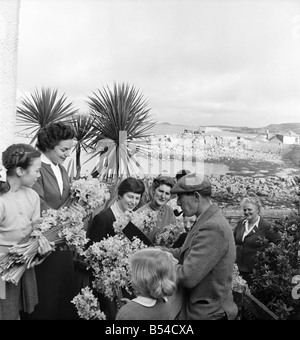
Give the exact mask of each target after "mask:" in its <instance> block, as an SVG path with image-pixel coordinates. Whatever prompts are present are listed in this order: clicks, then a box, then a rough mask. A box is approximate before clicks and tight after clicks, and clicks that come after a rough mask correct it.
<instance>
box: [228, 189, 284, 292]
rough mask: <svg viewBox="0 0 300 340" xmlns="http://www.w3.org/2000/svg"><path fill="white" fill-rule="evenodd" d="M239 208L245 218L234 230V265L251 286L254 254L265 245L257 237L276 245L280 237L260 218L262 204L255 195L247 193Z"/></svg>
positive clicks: (267, 222)
mask: <svg viewBox="0 0 300 340" xmlns="http://www.w3.org/2000/svg"><path fill="white" fill-rule="evenodd" d="M241 208H242V209H243V212H244V215H245V218H243V219H241V220H240V221H238V224H237V227H236V228H235V230H234V239H235V244H236V263H237V265H238V268H239V272H240V274H241V276H242V277H243V279H244V280H246V281H247V283H248V285H249V286H251V284H252V278H251V274H252V273H253V269H254V266H255V258H256V254H257V252H258V251H262V250H263V249H264V248H265V245H262V244H261V243H260V242H259V237H265V238H266V239H267V240H268V241H269V242H273V243H277V242H279V241H280V235H279V234H277V233H275V232H274V231H273V230H272V229H271V226H272V224H271V223H270V222H269V221H267V220H265V219H264V218H263V217H262V216H261V209H262V204H261V201H260V199H259V198H258V196H257V195H256V194H255V193H249V194H248V196H247V197H244V198H243V200H242V201H241Z"/></svg>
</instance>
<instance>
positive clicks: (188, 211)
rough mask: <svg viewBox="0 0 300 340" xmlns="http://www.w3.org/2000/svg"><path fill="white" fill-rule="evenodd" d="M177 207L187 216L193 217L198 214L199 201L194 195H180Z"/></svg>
mask: <svg viewBox="0 0 300 340" xmlns="http://www.w3.org/2000/svg"><path fill="white" fill-rule="evenodd" d="M177 205H179V206H180V207H181V209H182V210H183V212H184V214H185V216H193V215H196V214H197V212H198V200H197V198H196V196H195V195H194V193H193V194H179V195H178V196H177Z"/></svg>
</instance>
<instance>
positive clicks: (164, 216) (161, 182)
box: [136, 176, 176, 242]
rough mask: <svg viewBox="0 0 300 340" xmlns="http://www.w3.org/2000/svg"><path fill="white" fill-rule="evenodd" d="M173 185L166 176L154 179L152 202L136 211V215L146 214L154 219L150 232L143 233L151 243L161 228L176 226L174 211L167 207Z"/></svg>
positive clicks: (171, 180)
mask: <svg viewBox="0 0 300 340" xmlns="http://www.w3.org/2000/svg"><path fill="white" fill-rule="evenodd" d="M174 184H175V183H174V180H173V179H172V178H171V177H168V176H159V177H157V178H155V179H154V181H153V183H152V191H153V196H152V200H151V201H150V202H149V203H146V204H145V205H143V206H142V207H140V208H139V209H138V210H137V211H136V212H137V213H138V214H140V213H146V214H150V215H151V216H153V218H155V221H154V222H155V223H154V227H153V228H152V230H149V231H148V232H146V231H144V232H145V234H146V236H147V237H148V238H149V240H150V241H151V242H155V237H156V235H157V234H158V233H159V232H160V231H161V230H162V228H164V227H165V226H168V225H170V224H176V218H175V215H174V210H173V209H172V208H171V207H170V206H168V205H167V203H168V201H169V200H170V198H171V189H172V188H173V186H174Z"/></svg>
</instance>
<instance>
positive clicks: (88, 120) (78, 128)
mask: <svg viewBox="0 0 300 340" xmlns="http://www.w3.org/2000/svg"><path fill="white" fill-rule="evenodd" d="M92 121H93V118H92V117H91V116H89V115H75V116H74V117H73V119H72V120H71V121H70V122H71V124H72V126H73V128H74V130H75V136H76V140H77V143H76V146H75V150H76V155H75V160H76V175H75V176H74V171H73V167H74V162H73V159H71V161H70V163H69V166H68V173H69V175H70V177H71V178H75V179H78V178H79V177H80V175H81V151H82V149H83V150H84V151H85V152H86V153H89V146H88V141H89V140H90V139H91V138H92V136H93V134H92V132H91V130H92Z"/></svg>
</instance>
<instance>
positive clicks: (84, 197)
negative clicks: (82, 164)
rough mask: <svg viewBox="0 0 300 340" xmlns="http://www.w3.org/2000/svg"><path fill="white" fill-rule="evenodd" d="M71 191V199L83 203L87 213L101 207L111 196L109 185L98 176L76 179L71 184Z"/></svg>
mask: <svg viewBox="0 0 300 340" xmlns="http://www.w3.org/2000/svg"><path fill="white" fill-rule="evenodd" d="M70 191H71V196H70V199H71V200H73V201H75V202H78V203H79V204H81V205H82V206H83V207H84V208H85V212H86V214H87V215H90V214H91V213H93V212H94V211H95V210H96V209H98V208H100V207H101V206H102V205H103V204H104V203H105V202H106V201H107V200H108V199H109V198H110V193H109V190H108V187H107V185H106V184H105V183H103V182H100V181H99V179H97V178H89V177H88V178H80V179H78V180H75V181H73V182H72V184H71V187H70ZM68 204H69V202H68Z"/></svg>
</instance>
